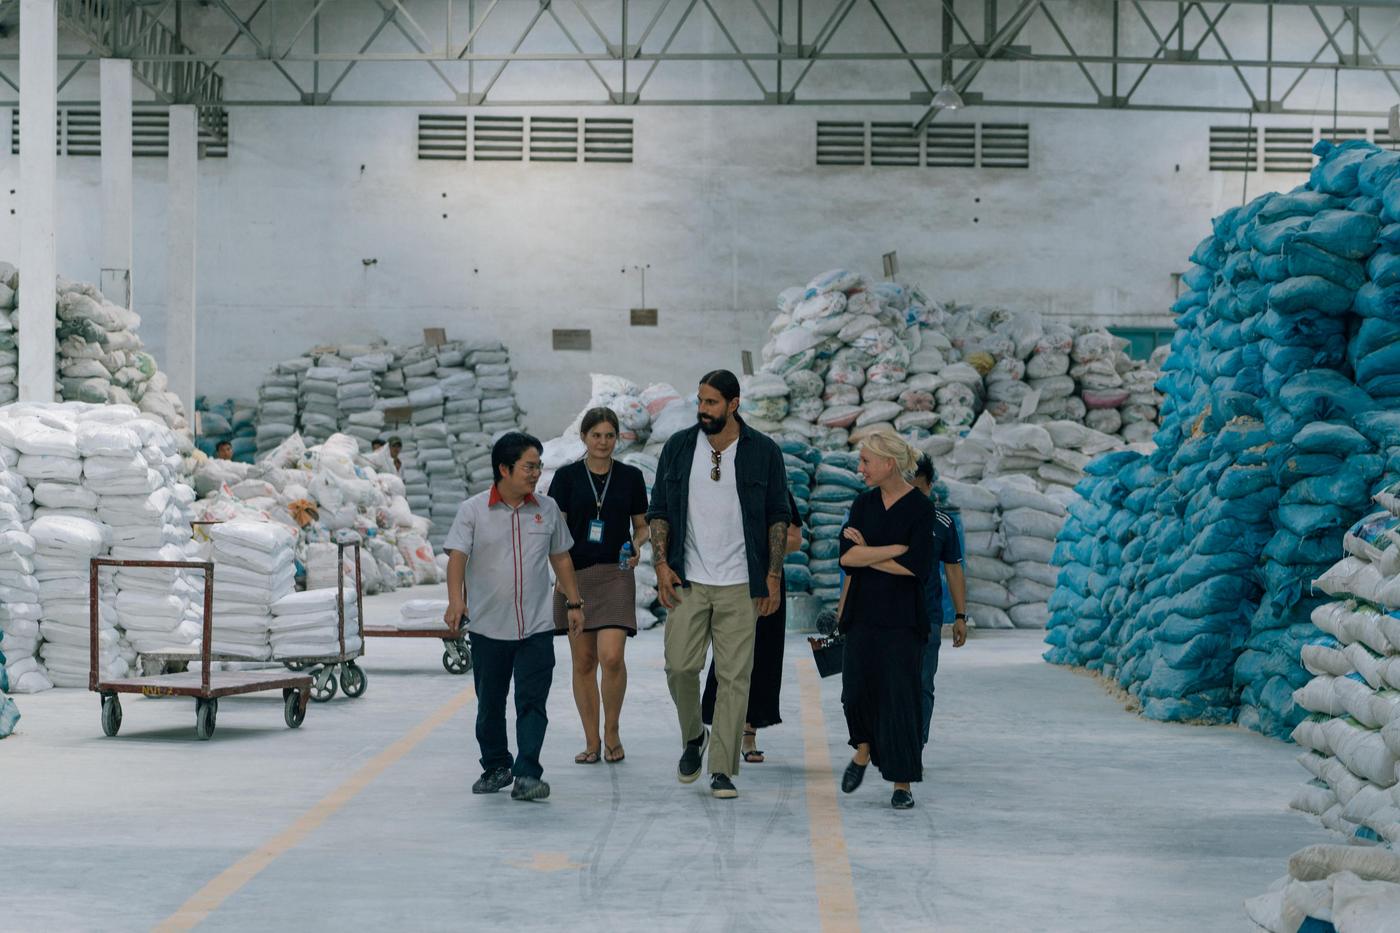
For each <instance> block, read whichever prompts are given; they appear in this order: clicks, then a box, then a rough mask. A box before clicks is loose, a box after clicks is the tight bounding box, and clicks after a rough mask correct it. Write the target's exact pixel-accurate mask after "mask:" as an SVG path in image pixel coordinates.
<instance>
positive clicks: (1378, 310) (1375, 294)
mask: <svg viewBox="0 0 1400 933" xmlns="http://www.w3.org/2000/svg"><path fill="white" fill-rule="evenodd" d="M1397 227H1400V224H1397ZM1352 310H1353V311H1355V312H1356V313H1357V314H1359V315H1361V316H1362V317H1368V318H1378V319H1380V320H1384V321H1394V322H1400V285H1391V286H1389V287H1386V288H1383V287H1381V286H1379V285H1377V284H1376V283H1375V282H1367V283H1366V284H1365V285H1362V286H1361V287H1360V288H1359V289H1357V292H1356V300H1355V301H1354V302H1353V303H1352Z"/></svg>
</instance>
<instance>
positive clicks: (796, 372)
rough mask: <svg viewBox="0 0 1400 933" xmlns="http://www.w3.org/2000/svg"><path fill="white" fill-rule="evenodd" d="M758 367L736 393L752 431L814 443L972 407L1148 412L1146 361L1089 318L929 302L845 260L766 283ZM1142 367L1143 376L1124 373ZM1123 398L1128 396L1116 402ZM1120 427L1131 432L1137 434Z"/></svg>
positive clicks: (1085, 415)
mask: <svg viewBox="0 0 1400 933" xmlns="http://www.w3.org/2000/svg"><path fill="white" fill-rule="evenodd" d="M770 333H771V335H772V338H771V339H770V340H769V342H768V343H767V345H765V347H764V349H763V359H764V365H763V372H762V373H761V374H760V376H759V377H756V378H755V379H753V380H750V385H749V387H748V389H747V391H746V392H745V395H746V397H748V398H750V399H751V401H749V402H746V406H747V408H748V413H749V416H750V419H751V420H752V421H753V422H754V424H755V426H756V427H758V428H759V429H760V430H762V431H765V432H766V433H769V434H774V435H785V436H789V437H793V438H797V439H803V440H805V441H807V442H809V443H812V444H814V445H815V446H817V447H820V448H822V449H823V450H842V449H846V448H847V447H856V446H859V444H860V441H861V440H862V439H863V437H864V436H865V435H866V434H868V433H869V432H870V431H874V430H882V429H888V428H893V429H894V430H895V431H897V432H899V433H900V434H902V435H903V436H904V437H905V438H906V439H907V440H909V441H910V442H911V443H913V444H914V445H915V446H923V444H924V443H925V442H926V441H927V439H928V438H929V437H930V436H931V435H935V434H956V433H957V432H958V431H959V430H961V429H965V428H967V427H969V426H970V425H971V424H972V423H973V421H974V420H975V419H976V417H977V415H978V414H979V413H981V412H982V411H983V410H984V408H985V410H987V411H989V412H991V413H992V415H993V416H994V417H996V418H997V419H998V420H999V421H1029V422H1032V423H1043V422H1046V421H1054V420H1070V421H1075V422H1078V423H1081V424H1084V423H1088V424H1090V425H1091V426H1094V427H1096V428H1098V429H1100V430H1103V431H1105V432H1106V433H1117V432H1119V431H1120V430H1121V429H1123V428H1124V425H1125V423H1134V424H1144V423H1146V421H1144V420H1139V419H1146V418H1147V417H1148V409H1149V408H1150V409H1152V411H1151V415H1152V416H1153V417H1154V418H1155V414H1156V405H1157V404H1159V403H1160V398H1159V397H1158V396H1156V394H1155V392H1154V391H1153V390H1152V385H1153V384H1154V383H1155V381H1156V373H1155V372H1153V371H1150V370H1149V369H1148V368H1146V367H1145V366H1144V364H1141V363H1136V362H1134V361H1133V360H1131V359H1130V358H1129V357H1128V356H1127V354H1126V353H1125V352H1124V349H1125V348H1126V346H1127V344H1126V341H1123V340H1121V339H1120V338H1117V337H1113V336H1111V335H1109V334H1108V332H1107V331H1105V330H1103V329H1101V328H1093V327H1071V326H1069V325H1067V324H1064V323H1057V322H1045V321H1043V320H1042V318H1041V316H1040V315H1038V314H1035V313H1028V312H1025V313H1013V312H1008V311H1005V310H1002V309H999V308H981V309H971V308H963V307H957V306H954V305H944V306H939V305H936V304H934V303H932V302H930V301H929V300H928V299H927V297H926V296H924V295H923V293H922V292H921V291H920V290H919V289H918V287H917V286H905V285H900V284H897V283H893V282H873V281H870V280H867V279H865V278H864V277H862V276H860V275H858V274H856V273H852V272H848V271H845V270H834V271H832V272H827V273H824V274H823V275H820V276H818V277H817V278H816V279H813V280H812V281H811V282H810V283H808V285H807V286H806V287H799V288H791V289H787V290H786V291H784V292H783V293H782V294H781V295H780V296H779V314H778V316H777V318H775V320H774V321H773V324H772V327H771V328H770ZM1139 371H1140V372H1142V373H1144V375H1140V376H1134V377H1133V378H1132V379H1131V380H1129V378H1128V374H1131V373H1135V372H1139ZM1125 405H1129V406H1131V408H1132V411H1131V412H1128V411H1126V410H1124V411H1122V412H1120V409H1121V408H1123V407H1124V406H1125ZM1150 434H1151V431H1150V430H1149V429H1147V428H1134V430H1133V432H1132V437H1131V440H1134V441H1137V440H1145V439H1147V438H1148V437H1150Z"/></svg>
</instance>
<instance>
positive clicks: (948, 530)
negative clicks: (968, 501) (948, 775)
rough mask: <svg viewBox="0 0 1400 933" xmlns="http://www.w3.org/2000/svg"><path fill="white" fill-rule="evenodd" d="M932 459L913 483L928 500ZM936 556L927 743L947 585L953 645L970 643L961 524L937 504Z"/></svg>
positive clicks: (930, 594)
mask: <svg viewBox="0 0 1400 933" xmlns="http://www.w3.org/2000/svg"><path fill="white" fill-rule="evenodd" d="M935 478H936V477H935V475H934V470H933V461H932V460H931V459H930V458H929V455H928V454H924V455H923V456H922V457H920V458H919V464H918V466H917V467H915V468H914V479H913V486H914V488H915V489H916V490H918V491H919V492H920V493H921V494H922V495H924V496H926V497H927V498H928V499H929V501H933V484H934V480H935ZM933 514H934V522H933V560H934V563H935V565H936V566H935V568H934V572H932V573H930V574H929V575H928V586H927V587H925V589H924V594H925V597H926V599H927V601H928V616H929V636H928V644H927V645H925V646H924V662H923V668H922V671H921V673H920V686H921V690H922V696H923V717H924V718H923V724H924V730H923V735H924V745H928V737H929V729H930V727H931V726H932V724H933V679H934V678H935V677H936V676H937V675H938V650H939V648H940V647H941V646H942V644H943V620H944V618H945V616H944V607H943V602H944V600H943V590H944V587H945V586H946V587H947V591H948V594H949V595H950V596H951V597H952V601H953V612H954V615H953V647H954V648H961V647H962V646H963V645H965V644H967V581H966V580H965V579H964V578H963V564H962V561H963V546H962V544H963V542H962V526H961V524H960V523H959V522H958V521H957V519H956V517H954V516H953V515H951V514H950V513H948V512H945V511H943V510H942V509H940V508H938V507H937V506H936V505H935V507H934V513H933Z"/></svg>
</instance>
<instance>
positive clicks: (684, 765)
mask: <svg viewBox="0 0 1400 933" xmlns="http://www.w3.org/2000/svg"><path fill="white" fill-rule="evenodd" d="M709 747H710V730H709V729H706V730H705V731H704V732H702V733H700V738H698V739H691V740H690V741H689V742H686V743H685V751H683V752H681V763H680V765H679V766H678V767H677V768H676V778H677V780H679V781H680V782H681V783H682V784H693V783H695V779H696V778H698V777H699V776H700V763H701V762H703V761H704V760H705V749H707V748H709Z"/></svg>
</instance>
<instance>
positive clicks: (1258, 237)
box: [1249, 216, 1312, 256]
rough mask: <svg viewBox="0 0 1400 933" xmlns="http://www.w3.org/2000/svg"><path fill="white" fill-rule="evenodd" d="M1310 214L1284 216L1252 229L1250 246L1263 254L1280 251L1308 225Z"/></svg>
mask: <svg viewBox="0 0 1400 933" xmlns="http://www.w3.org/2000/svg"><path fill="white" fill-rule="evenodd" d="M1310 220H1312V218H1311V217H1310V216H1297V217H1285V218H1284V219H1282V220H1277V221H1274V222H1272V223H1267V224H1261V225H1260V226H1258V227H1256V228H1255V229H1254V233H1253V236H1252V237H1251V242H1250V244H1249V245H1250V246H1252V247H1253V248H1254V249H1256V250H1258V251H1259V252H1260V253H1262V254H1264V255H1265V256H1270V255H1275V254H1278V253H1282V252H1283V251H1284V248H1285V247H1287V246H1288V244H1289V243H1291V242H1293V239H1294V238H1295V237H1296V236H1298V234H1299V233H1301V232H1302V231H1303V230H1305V229H1306V228H1307V226H1308V222H1309V221H1310Z"/></svg>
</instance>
